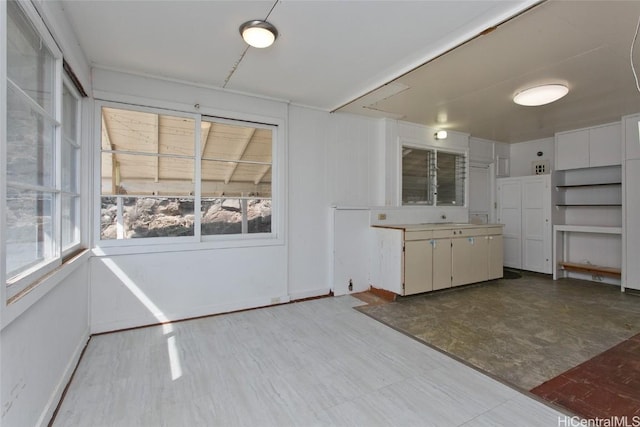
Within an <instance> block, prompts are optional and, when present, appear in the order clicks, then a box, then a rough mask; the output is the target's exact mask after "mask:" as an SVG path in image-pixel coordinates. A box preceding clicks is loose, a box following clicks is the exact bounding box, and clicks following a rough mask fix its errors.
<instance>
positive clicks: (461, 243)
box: [451, 237, 475, 286]
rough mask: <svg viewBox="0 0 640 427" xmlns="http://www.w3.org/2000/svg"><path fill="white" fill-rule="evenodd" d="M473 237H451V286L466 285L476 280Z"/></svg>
mask: <svg viewBox="0 0 640 427" xmlns="http://www.w3.org/2000/svg"><path fill="white" fill-rule="evenodd" d="M472 239H473V238H472V237H459V238H456V239H451V286H460V285H466V284H467V283H472V282H473V281H474V276H475V272H474V270H473V267H474V266H473V250H474V247H473V246H474V245H473V243H472V242H473V240H472Z"/></svg>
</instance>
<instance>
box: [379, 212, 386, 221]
mask: <svg viewBox="0 0 640 427" xmlns="http://www.w3.org/2000/svg"><path fill="white" fill-rule="evenodd" d="M385 219H387V214H386V213H379V214H378V221H384V220H385Z"/></svg>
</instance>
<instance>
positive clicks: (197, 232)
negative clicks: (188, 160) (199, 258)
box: [193, 115, 202, 242]
mask: <svg viewBox="0 0 640 427" xmlns="http://www.w3.org/2000/svg"><path fill="white" fill-rule="evenodd" d="M195 127H196V128H195V132H194V134H195V141H194V142H195V144H194V150H195V153H194V154H195V157H194V162H193V163H194V165H193V176H194V180H195V182H194V185H195V188H194V190H195V194H194V200H193V217H194V221H193V235H194V236H195V239H196V241H198V242H199V241H200V240H201V234H202V230H201V227H200V224H201V222H202V214H201V213H202V208H201V207H200V204H201V203H202V194H201V193H202V150H201V147H202V116H200V115H198V117H196V120H195Z"/></svg>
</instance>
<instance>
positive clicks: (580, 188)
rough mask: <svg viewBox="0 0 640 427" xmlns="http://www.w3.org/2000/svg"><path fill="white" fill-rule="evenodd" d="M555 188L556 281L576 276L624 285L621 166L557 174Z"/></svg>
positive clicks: (554, 237)
mask: <svg viewBox="0 0 640 427" xmlns="http://www.w3.org/2000/svg"><path fill="white" fill-rule="evenodd" d="M554 184H555V185H554V187H555V194H554V206H555V208H556V213H555V221H554V223H555V224H556V225H554V227H553V251H554V254H553V259H554V267H553V277H554V279H556V278H559V277H567V276H568V275H569V273H577V274H576V275H577V276H578V277H585V278H588V277H589V276H591V278H592V279H593V280H601V281H606V282H610V281H614V282H615V281H617V280H619V279H620V276H621V254H620V251H621V246H622V245H621V238H622V169H621V166H619V165H614V166H600V167H589V168H580V169H568V170H561V171H556V173H555V183H554Z"/></svg>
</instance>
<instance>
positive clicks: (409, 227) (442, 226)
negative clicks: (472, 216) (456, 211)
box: [373, 222, 504, 231]
mask: <svg viewBox="0 0 640 427" xmlns="http://www.w3.org/2000/svg"><path fill="white" fill-rule="evenodd" d="M373 227H379V228H394V229H398V230H404V231H429V230H453V229H455V230H460V229H463V228H496V227H504V224H470V223H450V222H431V223H424V224H384V225H383V224H378V225H374V226H373Z"/></svg>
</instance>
